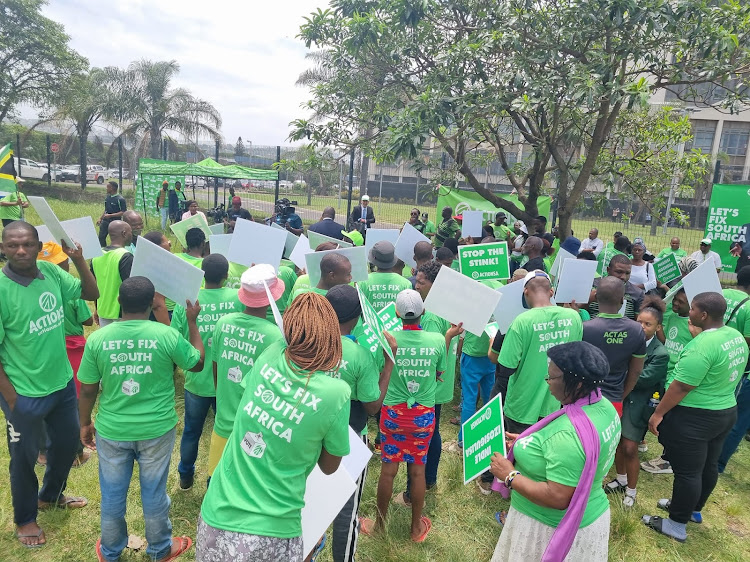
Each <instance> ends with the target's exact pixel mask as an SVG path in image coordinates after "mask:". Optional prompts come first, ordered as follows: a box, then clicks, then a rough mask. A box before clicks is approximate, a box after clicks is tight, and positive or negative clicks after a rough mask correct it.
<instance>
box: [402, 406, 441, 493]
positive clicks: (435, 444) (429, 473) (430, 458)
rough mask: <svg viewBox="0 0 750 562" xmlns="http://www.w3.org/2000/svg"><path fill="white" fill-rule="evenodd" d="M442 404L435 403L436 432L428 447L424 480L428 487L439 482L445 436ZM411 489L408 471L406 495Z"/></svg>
mask: <svg viewBox="0 0 750 562" xmlns="http://www.w3.org/2000/svg"><path fill="white" fill-rule="evenodd" d="M441 406H442V404H435V432H434V433H433V434H432V439H430V448H429V449H427V462H426V463H425V467H424V481H425V484H427V487H429V488H432V487H433V486H434V485H435V484H437V474H438V465H439V464H440V455H441V453H442V452H443V438H442V437H441V436H440V408H441ZM410 490H411V478H409V473H408V471H407V473H406V497H407V498H408V497H409V491H410Z"/></svg>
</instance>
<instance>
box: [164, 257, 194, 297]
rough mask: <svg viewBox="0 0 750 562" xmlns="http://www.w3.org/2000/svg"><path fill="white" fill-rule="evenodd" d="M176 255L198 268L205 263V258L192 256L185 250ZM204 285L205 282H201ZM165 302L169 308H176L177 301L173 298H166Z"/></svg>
mask: <svg viewBox="0 0 750 562" xmlns="http://www.w3.org/2000/svg"><path fill="white" fill-rule="evenodd" d="M175 256H177V257H178V258H180V259H181V260H182V261H186V262H188V263H189V264H190V265H194V266H195V267H197V268H198V269H201V266H202V265H203V258H196V257H193V256H191V255H190V254H186V253H185V252H180V253H179V254H175ZM202 286H203V283H201V287H202ZM164 304H165V305H166V307H167V310H174V306H175V302H174V301H173V300H172V299H168V298H165V299H164ZM180 304H182V303H180Z"/></svg>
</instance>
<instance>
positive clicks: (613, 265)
mask: <svg viewBox="0 0 750 562" xmlns="http://www.w3.org/2000/svg"><path fill="white" fill-rule="evenodd" d="M620 240H627V239H626V238H625V237H624V236H623V237H622V238H619V239H618V242H619V241H620ZM632 267H633V266H632V264H631V262H630V258H629V257H628V256H626V255H625V254H617V255H615V256H613V257H612V259H611V260H610V262H609V266H608V267H607V270H606V272H607V275H608V276H609V277H614V278H615V279H619V280H620V282H621V283H622V284H623V286H624V290H625V297H624V298H625V302H624V306H625V308H624V309H623V311H622V314H623V316H626V317H627V318H630V319H631V320H633V321H635V319H636V318H637V317H638V313H639V312H640V310H641V303H642V302H643V297H644V296H645V294H646V293H645V292H644V291H643V289H641V288H640V287H636V286H635V285H633V284H632V283H631V282H630V271H631V269H632ZM604 279H606V278H604V277H603V278H601V279H594V288H593V289H592V290H591V295H590V296H589V303H588V311H589V314H591V318H596V317H597V316H598V315H599V310H600V306H599V301H598V288H599V285H600V283H601V282H602V281H603V280H604Z"/></svg>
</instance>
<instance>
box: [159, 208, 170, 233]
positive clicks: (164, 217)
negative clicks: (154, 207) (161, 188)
mask: <svg viewBox="0 0 750 562" xmlns="http://www.w3.org/2000/svg"><path fill="white" fill-rule="evenodd" d="M159 214H160V215H161V229H162V230H166V228H167V219H168V218H169V208H168V207H161V208H160V209H159Z"/></svg>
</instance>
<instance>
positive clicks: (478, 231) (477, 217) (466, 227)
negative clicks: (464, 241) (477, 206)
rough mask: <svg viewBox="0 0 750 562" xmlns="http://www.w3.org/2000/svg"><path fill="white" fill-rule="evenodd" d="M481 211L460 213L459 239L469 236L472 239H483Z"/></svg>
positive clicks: (482, 213) (482, 215)
mask: <svg viewBox="0 0 750 562" xmlns="http://www.w3.org/2000/svg"><path fill="white" fill-rule="evenodd" d="M483 217H484V212H483V211H463V212H462V213H461V238H466V237H467V236H471V237H473V238H484V236H482V218H483Z"/></svg>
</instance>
